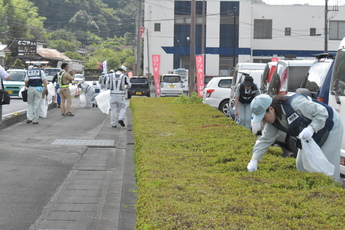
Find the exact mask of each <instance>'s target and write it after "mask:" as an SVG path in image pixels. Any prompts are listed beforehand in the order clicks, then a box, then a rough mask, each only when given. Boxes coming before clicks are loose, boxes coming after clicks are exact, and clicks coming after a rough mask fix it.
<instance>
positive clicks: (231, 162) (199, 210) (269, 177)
mask: <svg viewBox="0 0 345 230" xmlns="http://www.w3.org/2000/svg"><path fill="white" fill-rule="evenodd" d="M175 100H176V98H144V97H143V98H142V97H136V98H132V99H131V105H130V107H131V110H132V114H133V133H134V139H135V164H136V172H135V175H136V182H137V188H138V191H137V192H138V200H137V223H136V228H137V229H343V219H344V216H345V209H344V207H343V198H344V195H345V194H344V190H343V189H342V188H341V186H340V185H339V184H336V183H334V182H333V181H332V179H331V178H329V177H327V176H325V175H323V174H317V173H305V172H304V173H303V172H299V171H297V170H296V167H295V159H293V158H282V157H281V156H280V155H281V153H282V151H281V150H280V148H278V147H270V148H269V150H268V152H267V153H266V155H265V156H264V159H263V161H262V163H260V165H259V167H260V168H259V170H258V171H255V172H253V173H248V172H247V169H246V166H247V164H248V162H249V160H250V158H251V155H252V148H253V145H254V143H255V141H256V137H255V136H254V135H253V134H252V133H250V131H248V130H247V129H245V128H244V127H242V126H239V125H236V123H234V122H233V121H232V120H231V119H229V118H227V117H226V116H225V115H223V114H222V113H221V112H220V111H218V110H215V109H213V108H211V107H210V106H209V105H205V104H181V103H176V101H175Z"/></svg>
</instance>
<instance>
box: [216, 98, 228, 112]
mask: <svg viewBox="0 0 345 230" xmlns="http://www.w3.org/2000/svg"><path fill="white" fill-rule="evenodd" d="M218 110H220V111H221V112H222V113H224V114H225V115H226V116H229V115H230V114H229V112H230V105H229V100H224V101H222V103H220V105H219V109H218Z"/></svg>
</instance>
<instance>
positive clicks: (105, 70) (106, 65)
mask: <svg viewBox="0 0 345 230" xmlns="http://www.w3.org/2000/svg"><path fill="white" fill-rule="evenodd" d="M107 73H108V60H105V61H104V62H103V74H107Z"/></svg>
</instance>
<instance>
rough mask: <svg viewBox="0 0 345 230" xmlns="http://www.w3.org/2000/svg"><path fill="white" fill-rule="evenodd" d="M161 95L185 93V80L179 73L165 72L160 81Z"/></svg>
mask: <svg viewBox="0 0 345 230" xmlns="http://www.w3.org/2000/svg"><path fill="white" fill-rule="evenodd" d="M160 87H161V92H160V95H161V97H177V96H179V95H181V94H183V81H182V78H181V76H180V75H178V74H164V75H163V76H162V80H161V82H160Z"/></svg>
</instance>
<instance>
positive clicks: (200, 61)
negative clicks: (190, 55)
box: [195, 55, 205, 97]
mask: <svg viewBox="0 0 345 230" xmlns="http://www.w3.org/2000/svg"><path fill="white" fill-rule="evenodd" d="M195 65H196V77H197V84H196V85H197V92H198V95H199V97H202V96H203V91H204V87H205V83H204V55H195Z"/></svg>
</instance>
